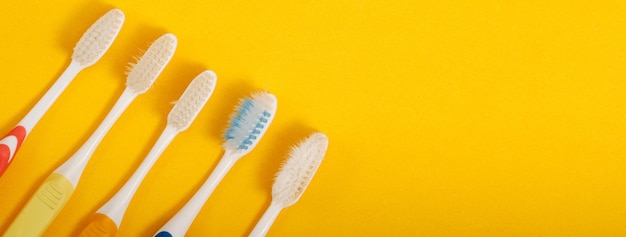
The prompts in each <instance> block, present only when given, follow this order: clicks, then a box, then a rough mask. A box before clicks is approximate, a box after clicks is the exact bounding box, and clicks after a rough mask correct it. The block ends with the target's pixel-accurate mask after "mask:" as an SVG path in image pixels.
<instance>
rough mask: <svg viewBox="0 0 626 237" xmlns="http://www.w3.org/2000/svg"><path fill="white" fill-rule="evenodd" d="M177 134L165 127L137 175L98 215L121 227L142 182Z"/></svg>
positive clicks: (132, 177) (135, 174)
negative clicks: (105, 216)
mask: <svg viewBox="0 0 626 237" xmlns="http://www.w3.org/2000/svg"><path fill="white" fill-rule="evenodd" d="M176 134H178V131H177V130H176V129H175V128H173V127H172V126H169V125H168V126H167V127H165V130H163V132H162V133H161V136H160V137H159V139H158V140H157V142H156V143H155V144H154V146H153V147H152V150H150V152H149V153H148V156H146V158H145V159H144V160H143V162H141V165H140V166H139V168H137V170H136V171H135V173H133V176H131V177H130V179H128V181H126V184H124V186H123V187H122V188H121V189H120V190H119V191H118V192H117V193H116V194H115V196H113V198H111V200H109V201H108V202H107V203H106V204H104V206H102V207H101V208H100V209H99V210H98V213H102V214H105V215H107V216H108V217H109V218H111V220H113V222H115V224H116V225H117V226H118V227H119V226H120V223H121V222H122V219H123V218H124V213H126V208H128V204H130V200H131V199H132V198H133V196H134V195H135V192H136V191H137V188H138V187H139V185H140V184H141V181H142V180H143V178H144V177H145V176H146V174H148V171H150V168H152V165H154V163H155V162H156V161H157V159H158V158H159V156H161V154H162V153H163V151H164V150H165V148H166V147H167V146H168V145H169V144H170V142H171V141H172V140H173V139H174V137H176Z"/></svg>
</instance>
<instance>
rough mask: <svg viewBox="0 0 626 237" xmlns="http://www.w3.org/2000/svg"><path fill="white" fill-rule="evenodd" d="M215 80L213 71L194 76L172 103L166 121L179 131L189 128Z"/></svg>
mask: <svg viewBox="0 0 626 237" xmlns="http://www.w3.org/2000/svg"><path fill="white" fill-rule="evenodd" d="M216 82H217V76H216V75H215V73H214V72H213V71H208V70H207V71H204V72H202V73H200V74H199V75H198V76H196V78H195V79H193V81H191V83H190V84H189V86H187V89H185V92H183V95H182V96H181V97H180V99H179V100H178V101H177V102H176V104H175V105H174V108H172V110H171V111H170V113H169V115H168V117H167V123H168V124H169V125H171V126H174V127H175V128H176V129H178V130H179V131H182V130H185V129H187V128H189V125H191V122H193V120H194V119H195V118H196V116H198V114H199V113H200V110H202V107H204V105H205V104H206V102H207V100H209V97H211V94H213V90H214V89H215V84H216Z"/></svg>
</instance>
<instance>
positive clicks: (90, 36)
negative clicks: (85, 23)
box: [72, 9, 124, 67]
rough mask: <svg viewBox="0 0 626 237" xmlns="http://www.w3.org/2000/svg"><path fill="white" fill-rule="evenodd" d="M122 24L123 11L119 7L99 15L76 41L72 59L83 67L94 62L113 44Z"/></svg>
mask: <svg viewBox="0 0 626 237" xmlns="http://www.w3.org/2000/svg"><path fill="white" fill-rule="evenodd" d="M122 24H124V13H123V12H122V11H120V10H119V9H112V10H110V11H109V12H107V13H106V14H104V15H103V16H101V17H100V19H98V20H97V21H96V22H95V23H94V24H93V25H91V27H89V29H87V31H86V32H85V33H84V34H83V36H82V37H81V38H80V40H79V41H78V43H76V46H75V47H74V53H73V54H72V60H74V61H76V62H78V63H79V64H80V65H81V66H83V67H87V66H91V65H93V64H94V63H96V62H97V61H98V60H99V59H100V58H102V56H103V55H104V53H105V52H106V51H107V49H109V47H110V46H111V44H113V40H114V39H115V37H117V34H118V33H119V32H120V30H121V28H122Z"/></svg>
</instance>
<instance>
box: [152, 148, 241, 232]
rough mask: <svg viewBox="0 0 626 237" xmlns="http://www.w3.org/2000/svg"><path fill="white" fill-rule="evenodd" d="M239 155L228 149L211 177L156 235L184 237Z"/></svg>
mask: <svg viewBox="0 0 626 237" xmlns="http://www.w3.org/2000/svg"><path fill="white" fill-rule="evenodd" d="M237 159H238V157H236V156H232V155H231V153H230V152H229V151H228V150H227V151H226V153H224V156H223V157H222V159H221V160H220V162H219V163H218V164H217V167H215V169H214V170H213V172H212V173H211V175H210V176H209V178H208V179H207V180H206V181H205V182H204V184H203V185H202V187H200V190H198V191H197V192H196V194H194V195H193V197H191V200H189V201H188V202H187V204H185V206H184V207H183V208H182V209H181V210H180V211H178V213H176V215H174V217H172V219H170V220H169V221H168V222H167V223H166V224H165V225H164V226H163V227H161V229H160V230H159V231H158V232H157V234H156V235H155V237H172V236H176V237H183V236H185V233H187V229H189V226H191V223H192V222H193V220H194V219H195V218H196V216H197V215H198V212H200V209H201V208H202V206H204V203H205V202H206V201H207V199H209V196H211V193H213V190H215V187H217V184H219V182H220V181H221V180H222V178H224V176H225V175H226V173H227V172H228V170H230V168H231V167H232V166H233V165H234V164H235V162H236V161H237Z"/></svg>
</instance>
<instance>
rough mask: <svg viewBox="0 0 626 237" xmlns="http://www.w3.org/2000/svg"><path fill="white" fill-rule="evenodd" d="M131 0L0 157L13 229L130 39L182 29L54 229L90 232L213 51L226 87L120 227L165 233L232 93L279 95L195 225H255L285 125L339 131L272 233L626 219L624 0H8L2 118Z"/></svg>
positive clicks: (586, 232)
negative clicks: (119, 23)
mask: <svg viewBox="0 0 626 237" xmlns="http://www.w3.org/2000/svg"><path fill="white" fill-rule="evenodd" d="M113 7H117V8H120V9H121V10H123V11H124V12H125V14H126V23H125V25H124V27H123V29H122V32H121V33H120V35H119V37H118V39H117V40H116V41H115V43H114V44H113V46H112V48H111V49H110V50H109V52H108V53H107V54H106V55H105V56H104V57H103V58H102V59H101V60H100V62H99V63H97V64H96V65H94V66H92V67H90V68H88V69H86V70H84V71H83V72H82V73H80V74H79V75H78V77H77V78H76V79H75V80H74V82H72V84H70V86H69V87H68V88H67V90H66V91H65V92H64V93H63V94H62V96H61V97H60V98H59V100H58V101H57V102H56V103H55V104H54V106H53V107H52V108H51V109H50V110H49V112H48V113H47V114H46V115H45V116H44V117H43V119H42V120H41V121H40V123H39V124H38V126H36V127H35V129H34V131H33V132H32V133H31V135H30V136H29V137H28V139H27V140H26V142H25V144H24V145H23V146H22V148H21V150H20V152H19V153H18V155H17V157H16V159H15V160H14V162H13V164H12V165H11V167H9V169H8V170H7V172H6V173H5V174H4V175H3V176H2V177H1V178H0V200H1V201H0V223H1V224H0V232H4V230H6V228H7V227H8V225H9V223H10V222H11V221H12V219H13V218H14V217H15V215H17V213H18V212H19V210H20V208H21V207H22V205H24V202H25V200H27V199H28V198H29V197H30V195H31V194H32V192H33V191H34V190H35V189H36V187H37V186H38V185H39V184H40V183H41V182H42V181H43V179H45V177H46V176H47V175H48V174H49V173H50V172H52V171H53V170H54V169H56V167H58V166H59V165H60V164H62V163H63V162H64V161H65V160H66V159H67V158H68V157H69V156H70V155H71V154H72V153H73V152H74V151H75V150H76V149H77V148H78V147H80V145H81V144H82V143H83V142H84V141H85V140H86V139H87V138H88V136H89V135H90V134H91V132H93V131H94V130H95V128H96V127H97V125H98V124H99V123H100V121H101V120H102V119H103V118H104V116H105V115H106V113H107V112H108V110H109V109H110V108H111V106H112V105H113V103H114V102H115V100H116V99H117V97H118V96H119V94H120V93H121V92H122V90H123V88H124V83H125V74H124V73H125V68H126V66H127V65H128V63H129V62H132V61H133V56H136V55H139V54H140V52H141V50H145V49H146V48H147V46H148V44H149V42H151V41H153V40H155V39H156V38H158V37H159V36H160V35H162V34H163V33H166V32H171V33H174V34H175V35H177V36H178V39H179V46H178V50H177V52H176V54H175V56H174V58H173V60H172V62H171V63H170V65H169V66H168V67H167V68H166V69H165V71H164V72H163V74H162V75H161V77H160V78H159V79H158V80H157V82H156V84H155V85H154V87H153V89H152V90H151V91H149V92H147V93H146V94H144V95H141V96H140V97H138V98H137V99H136V100H135V102H133V103H132V104H131V106H130V107H129V108H128V110H127V111H126V112H125V113H124V114H123V115H122V116H121V117H120V119H119V120H118V122H117V123H116V124H115V125H114V126H113V128H112V129H111V131H110V132H109V133H108V134H107V136H106V137H105V138H104V140H103V141H102V143H101V144H100V146H99V148H98V149H97V150H96V152H95V154H94V156H93V157H92V159H91V161H90V162H89V164H88V165H87V167H86V170H85V172H84V174H83V176H82V179H81V181H80V183H79V185H78V187H77V190H76V192H75V193H74V196H73V197H72V199H71V200H70V201H69V203H68V205H67V206H66V208H65V209H64V210H63V211H62V213H61V214H60V215H59V217H58V218H57V219H56V221H55V222H54V223H53V224H52V226H51V227H50V229H49V230H48V231H47V232H46V236H69V235H72V234H76V233H77V231H79V230H80V229H81V228H82V226H83V225H84V224H85V220H86V219H87V218H88V217H89V215H91V214H92V213H93V212H95V211H96V210H97V209H98V208H99V207H100V206H101V205H102V204H104V203H105V202H106V201H107V200H108V199H109V198H110V197H111V196H112V195H113V194H114V193H115V192H116V191H117V189H118V188H120V187H121V186H122V185H123V183H124V182H125V180H126V179H127V178H128V177H130V175H131V174H132V172H133V171H134V169H135V168H136V167H137V166H138V165H139V164H140V162H141V160H142V159H143V158H144V156H145V155H146V154H147V152H148V151H149V150H150V148H151V147H152V145H153V143H154V142H155V141H156V139H157V137H158V135H159V134H160V132H161V130H162V129H163V128H164V126H165V123H166V116H167V113H168V112H169V110H170V108H171V107H172V105H171V104H170V103H171V102H172V101H174V100H176V99H177V98H178V97H179V96H180V94H181V93H182V91H183V90H184V88H185V87H186V86H187V84H188V83H189V82H190V81H191V79H192V78H193V77H194V76H195V75H196V74H198V73H199V72H201V71H202V70H204V69H212V70H214V71H215V72H216V73H217V74H218V78H219V79H218V80H219V81H218V85H217V89H216V91H215V93H214V94H213V97H212V98H211V99H210V100H209V102H208V104H207V106H206V107H205V109H204V110H203V111H202V113H201V114H200V115H199V117H198V118H197V119H196V121H195V123H194V124H193V125H192V126H191V127H190V129H189V130H187V131H185V132H184V133H181V134H180V135H179V136H178V137H177V138H176V139H175V140H174V141H173V143H172V144H171V145H170V146H169V148H168V149H167V150H166V151H165V152H164V153H163V155H162V156H161V158H160V160H159V161H158V162H157V163H156V164H155V166H154V167H153V169H152V170H151V171H150V173H149V174H148V176H147V177H146V180H145V182H144V183H143V184H142V185H141V186H140V188H139V190H138V192H137V195H136V196H135V198H134V199H133V201H132V202H131V204H130V207H129V209H128V211H127V213H126V217H125V219H124V222H123V224H122V226H121V229H120V232H119V234H120V236H150V235H152V234H154V233H155V232H156V231H157V230H158V229H159V228H160V227H161V226H162V225H163V224H164V223H165V222H166V221H167V220H168V219H169V218H170V217H171V216H172V215H173V214H174V213H176V212H177V211H178V210H179V208H181V207H182V205H183V204H184V203H185V202H186V201H187V200H188V199H189V198H190V197H191V196H192V195H193V193H194V192H195V191H196V189H197V188H198V187H199V186H200V185H201V184H202V183H203V182H204V180H205V178H206V177H208V175H209V174H210V172H211V171H212V169H213V168H214V166H215V164H216V162H217V161H218V159H219V158H220V156H221V154H222V151H221V147H220V144H221V141H220V135H221V133H222V131H223V130H224V129H225V126H226V124H227V120H228V115H229V114H230V112H231V110H232V108H233V106H234V105H235V104H236V103H237V100H238V98H240V97H243V96H246V95H248V94H250V93H251V92H253V91H257V90H268V91H270V92H272V93H274V94H275V95H276V96H277V97H278V100H279V106H278V113H277V117H276V119H275V120H274V123H273V124H272V126H271V127H270V129H269V131H268V133H267V134H266V136H265V137H264V139H263V140H262V141H261V143H260V145H259V146H258V147H257V148H256V149H255V150H254V151H253V152H252V153H251V154H250V155H248V156H246V157H244V158H243V159H242V160H240V161H239V162H238V163H237V164H235V166H234V167H233V169H232V170H231V171H230V172H229V173H228V174H227V176H226V177H225V179H224V180H223V181H222V183H221V184H220V185H219V186H218V187H217V189H216V191H215V192H214V193H213V195H212V196H211V198H210V199H209V201H208V202H207V204H206V205H205V206H204V208H203V209H202V210H201V212H200V214H199V216H198V217H197V218H196V220H195V222H194V224H193V225H192V226H191V228H190V230H189V232H188V236H243V235H247V233H249V231H250V230H251V229H252V227H253V226H254V224H255V223H256V221H257V220H258V219H259V218H260V216H261V214H262V213H263V211H264V210H265V208H266V207H267V206H268V205H269V201H270V189H271V184H272V178H273V175H274V173H275V172H276V171H277V169H278V168H279V166H280V163H281V162H282V161H283V160H284V158H285V156H286V154H287V152H288V150H289V147H290V146H291V145H293V144H295V143H296V142H297V141H298V140H300V139H302V138H304V137H306V136H307V135H309V134H310V133H311V132H313V131H322V132H324V133H326V134H327V135H328V136H329V138H330V147H329V150H328V153H327V156H326V158H325V160H324V162H323V163H322V166H321V168H320V169H319V171H318V173H317V175H316V177H315V178H314V179H313V182H312V183H311V185H310V186H309V189H308V190H307V191H306V192H305V193H304V195H303V197H302V199H300V201H299V202H298V203H296V204H295V205H294V206H292V207H289V208H287V209H285V210H284V211H283V212H282V213H281V214H280V216H279V217H278V219H277V220H276V222H275V223H274V225H273V226H272V228H271V229H270V232H269V235H270V236H418V235H420V236H624V235H626V224H624V222H626V201H625V199H626V172H624V170H625V167H626V161H625V160H624V157H626V148H625V142H626V140H625V139H624V137H625V135H626V67H625V65H626V48H625V47H624V45H626V3H625V2H624V1H617V0H616V1H602V0H600V1H539V0H537V1H535V0H532V1H515V2H513V1H484V0H481V1H441V0H432V1H431V0H429V1H335V0H320V1H203V0H193V1H121V0H120V1H114V0H111V1H78V0H73V1H32V2H24V1H21V2H11V1H5V2H4V3H2V4H1V8H0V9H2V10H0V11H1V12H2V14H0V28H1V29H2V32H3V33H2V37H0V52H2V53H1V54H0V67H1V68H2V69H1V70H0V78H2V79H1V87H0V108H2V113H1V114H0V129H1V130H2V131H4V132H8V131H9V130H10V129H11V128H12V127H13V126H14V125H15V124H16V123H17V122H18V121H19V120H20V119H21V118H22V116H23V115H25V114H26V112H27V111H28V110H29V109H30V108H31V107H32V106H33V105H34V103H35V102H36V101H37V100H38V99H39V98H40V97H41V96H42V95H43V93H44V92H45V91H46V90H47V89H48V88H49V86H50V85H51V84H52V83H53V82H54V80H56V78H57V77H58V76H59V75H60V73H61V72H62V71H63V70H64V68H65V67H66V66H67V64H68V63H69V60H70V56H71V52H72V48H73V47H74V45H75V43H76V42H77V41H78V39H79V38H80V36H81V35H82V33H83V32H84V31H85V30H86V29H87V28H88V27H89V26H90V25H91V24H92V23H93V22H94V21H95V20H96V19H97V18H98V17H100V16H101V15H102V14H104V13H105V12H106V11H108V10H109V9H111V8H113Z"/></svg>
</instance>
